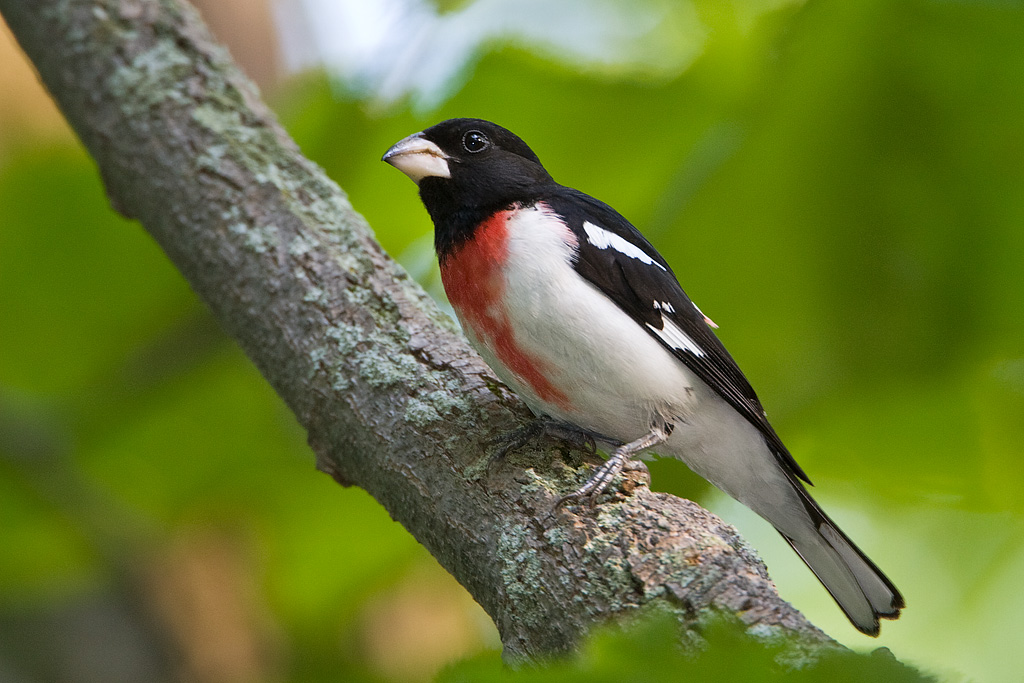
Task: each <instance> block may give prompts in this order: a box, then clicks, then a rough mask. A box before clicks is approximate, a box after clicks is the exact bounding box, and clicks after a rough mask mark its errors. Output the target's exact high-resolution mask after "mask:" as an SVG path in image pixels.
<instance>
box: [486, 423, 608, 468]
mask: <svg viewBox="0 0 1024 683" xmlns="http://www.w3.org/2000/svg"><path fill="white" fill-rule="evenodd" d="M540 438H548V439H557V440H559V441H561V442H563V443H565V444H566V445H568V446H569V448H570V449H572V450H576V451H582V452H583V454H584V455H586V456H593V455H595V454H596V453H597V442H596V441H595V440H594V436H593V435H592V434H590V433H589V432H586V431H584V430H582V429H580V428H578V427H575V426H573V425H571V424H568V423H567V422H560V421H558V420H552V419H551V418H548V417H538V418H536V419H534V420H532V421H531V422H529V423H528V424H525V425H522V426H521V427H518V428H516V429H513V430H512V431H510V432H507V433H505V434H502V435H501V436H499V437H498V438H496V439H494V441H492V442H491V444H492V445H494V446H496V448H495V450H494V452H493V453H492V454H491V456H490V459H489V463H488V467H490V465H492V464H494V463H495V462H497V461H499V460H503V459H504V458H505V456H507V455H508V454H509V453H511V452H512V451H515V450H519V449H520V448H522V447H523V446H525V445H527V444H528V443H530V442H532V441H536V440H537V439H540Z"/></svg>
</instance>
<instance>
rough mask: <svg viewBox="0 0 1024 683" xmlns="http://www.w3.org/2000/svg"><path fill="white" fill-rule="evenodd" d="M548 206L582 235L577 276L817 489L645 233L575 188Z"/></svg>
mask: <svg viewBox="0 0 1024 683" xmlns="http://www.w3.org/2000/svg"><path fill="white" fill-rule="evenodd" d="M543 201H544V203H546V204H547V205H548V206H550V207H551V209H552V210H553V211H554V212H555V213H557V214H558V215H559V216H561V217H562V219H563V220H564V221H565V222H566V223H567V224H568V226H569V228H570V229H571V230H572V231H573V232H574V233H575V234H576V237H577V239H578V242H579V251H578V255H577V260H576V263H575V266H576V270H577V272H578V273H579V274H580V275H581V276H582V277H583V278H585V279H586V280H587V281H588V282H590V283H591V284H593V285H594V286H595V287H597V288H598V289H600V290H601V291H602V292H604V294H605V295H607V296H608V297H609V298H610V299H612V300H613V301H614V302H615V303H617V304H618V305H619V306H620V307H621V308H622V310H624V311H626V313H628V314H629V315H630V316H631V317H632V318H633V319H634V320H636V322H637V324H638V325H640V326H641V327H643V328H644V329H645V330H647V332H648V333H650V334H651V336H653V337H654V338H655V339H657V340H658V341H659V342H661V344H662V345H664V346H665V347H666V348H668V349H669V350H670V351H671V352H672V353H673V354H674V355H675V356H676V357H677V358H678V359H679V360H681V361H682V362H683V363H685V364H686V366H687V367H688V368H690V370H692V371H693V372H694V373H696V375H697V376H698V377H700V378H701V379H702V380H704V382H706V383H707V384H708V386H710V387H711V388H712V389H713V390H715V391H716V392H717V393H718V394H719V395H721V396H722V398H724V399H725V400H726V401H728V403H729V404H730V405H731V406H732V407H733V408H735V409H736V410H737V411H739V413H740V414H741V415H743V416H744V417H745V418H746V419H747V420H748V421H749V422H750V423H751V424H753V425H754V426H755V427H757V429H758V430H759V431H760V432H761V434H763V435H764V438H765V441H767V443H768V446H769V447H770V448H771V450H772V452H774V453H775V455H776V457H777V458H778V459H779V462H781V463H782V465H783V466H784V467H785V468H786V469H788V470H790V471H791V472H793V473H794V474H795V475H796V476H798V477H800V478H801V479H803V480H804V481H805V482H807V483H808V484H810V483H811V481H810V479H808V477H807V475H806V474H805V473H804V471H803V469H801V468H800V465H798V464H797V462H796V460H794V459H793V456H792V455H791V454H790V452H789V450H788V449H787V448H786V446H785V445H784V444H783V443H782V440H781V439H780V438H779V435H778V434H776V433H775V429H773V428H772V426H771V424H769V422H768V419H767V418H766V417H765V413H764V408H762V407H761V402H760V401H759V400H758V398H757V394H755V393H754V389H753V388H752V387H751V386H750V383H749V382H748V381H747V378H746V377H744V376H743V373H742V372H741V371H740V369H739V367H737V365H736V361H734V360H733V359H732V356H730V355H729V352H728V351H726V350H725V347H724V346H722V342H720V341H719V340H718V337H716V336H715V335H714V333H713V332H712V331H711V328H710V327H709V326H708V324H707V322H706V318H705V317H704V314H703V313H702V312H701V311H700V309H698V308H697V306H696V305H695V304H694V303H693V302H692V301H690V298H689V297H688V296H686V292H684V291H683V289H682V287H680V285H679V282H678V280H677V279H676V276H675V274H674V273H673V272H672V269H671V268H670V267H669V265H668V263H666V262H665V259H663V258H662V257H661V255H660V254H659V253H658V252H657V250H655V248H654V247H653V246H651V244H650V242H648V241H647V239H646V238H645V237H644V236H643V235H641V234H640V231H639V230H637V229H636V228H635V227H633V225H632V224H630V222H629V221H627V220H626V219H625V218H623V217H622V216H621V215H620V214H619V213H618V212H617V211H615V209H613V208H611V207H610V206H608V205H607V204H605V203H603V202H600V201H598V200H596V199H594V198H593V197H591V196H589V195H586V194H583V193H582V192H578V191H576V190H573V189H570V188H566V187H559V188H558V189H557V190H555V191H553V192H552V193H551V194H550V195H549V196H547V197H544V199H543Z"/></svg>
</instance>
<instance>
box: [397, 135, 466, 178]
mask: <svg viewBox="0 0 1024 683" xmlns="http://www.w3.org/2000/svg"><path fill="white" fill-rule="evenodd" d="M381 161H386V162H387V163H389V164H391V165H392V166H394V167H395V168H397V169H398V170H399V171H401V172H402V173H404V174H405V175H407V176H409V178H410V179H411V180H412V181H413V182H414V183H416V184H417V185H419V184H420V181H421V180H423V179H424V178H426V177H428V176H435V177H437V178H451V177H452V173H451V170H450V169H449V168H448V155H447V154H445V153H444V152H443V151H441V148H440V147H438V146H437V145H436V144H434V143H433V142H431V141H430V140H427V139H426V138H425V137H423V133H415V134H413V135H410V136H409V137H407V138H405V139H404V140H400V141H399V142H396V143H395V144H394V145H393V146H392V147H391V149H389V150H388V151H387V152H385V153H384V156H383V157H381Z"/></svg>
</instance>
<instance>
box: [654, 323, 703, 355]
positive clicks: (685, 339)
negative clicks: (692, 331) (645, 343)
mask: <svg viewBox="0 0 1024 683" xmlns="http://www.w3.org/2000/svg"><path fill="white" fill-rule="evenodd" d="M661 325H662V328H661V329H660V330H659V329H658V328H657V327H655V326H654V325H652V324H650V323H647V327H649V328H651V332H653V333H654V334H656V335H658V337H659V338H661V340H662V341H663V342H665V343H666V344H668V345H669V346H670V347H672V348H673V349H676V350H677V351H686V352H687V353H692V354H693V355H695V356H703V355H704V349H702V348H701V347H700V346H698V345H697V342H695V341H693V340H692V339H690V335H688V334H686V333H685V332H683V330H682V329H681V328H680V327H679V326H678V325H676V324H675V323H674V322H672V321H671V320H668V319H667V318H665V316H662V317H661Z"/></svg>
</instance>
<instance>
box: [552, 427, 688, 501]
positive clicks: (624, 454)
mask: <svg viewBox="0 0 1024 683" xmlns="http://www.w3.org/2000/svg"><path fill="white" fill-rule="evenodd" d="M672 428H673V425H672V424H669V423H661V424H655V425H651V431H650V433H649V434H646V435H644V436H642V437H640V438H639V439H637V440H636V441H630V442H629V443H627V444H625V445H623V446H619V447H618V448H616V449H615V450H614V451H613V452H612V454H611V456H609V458H608V459H607V460H605V461H604V463H603V464H602V465H601V466H600V467H598V468H597V470H596V471H595V472H594V474H593V475H592V476H591V477H590V479H588V480H587V483H585V484H584V485H583V486H581V487H580V488H579V489H578V490H576V491H573V492H572V493H570V494H568V495H565V496H562V497H561V498H559V499H558V502H557V503H555V509H556V510H557V509H558V508H560V507H562V506H563V505H565V504H566V503H569V502H571V501H574V500H582V499H587V500H589V501H590V504H591V505H593V504H594V501H595V500H596V499H597V497H598V496H599V495H600V494H601V492H602V491H604V490H605V489H606V488H608V484H610V483H611V481H612V479H614V478H615V475H617V474H618V473H619V472H621V471H622V468H623V467H624V466H625V465H626V463H627V462H629V461H630V460H632V458H633V456H635V455H636V454H637V453H639V452H641V451H643V450H646V449H648V448H650V447H652V446H657V445H658V444H660V443H664V442H665V440H666V439H668V437H669V435H670V434H671V433H672Z"/></svg>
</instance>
